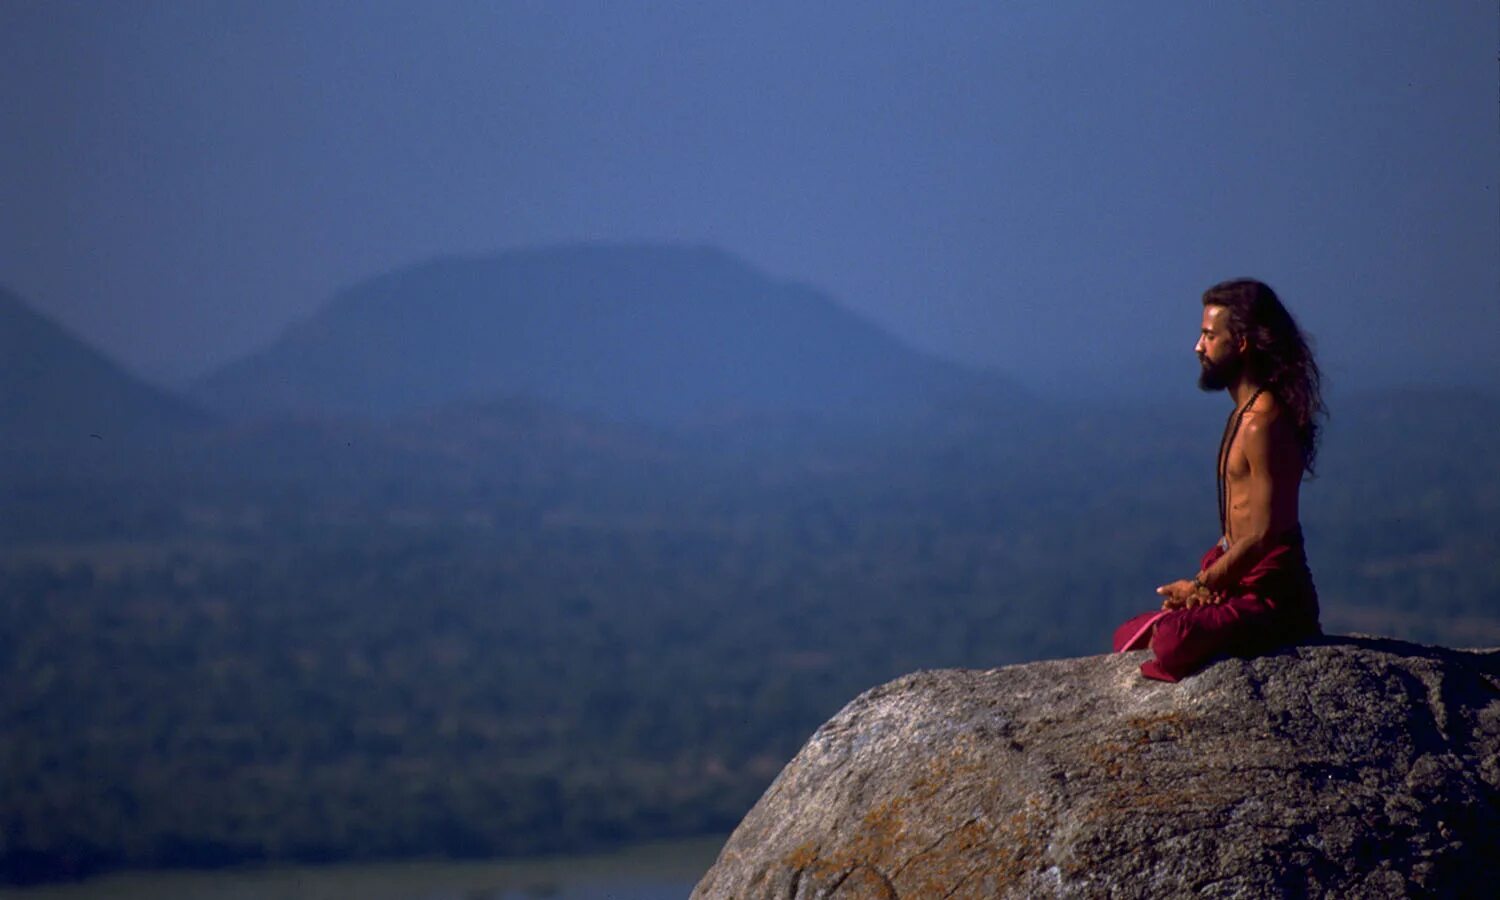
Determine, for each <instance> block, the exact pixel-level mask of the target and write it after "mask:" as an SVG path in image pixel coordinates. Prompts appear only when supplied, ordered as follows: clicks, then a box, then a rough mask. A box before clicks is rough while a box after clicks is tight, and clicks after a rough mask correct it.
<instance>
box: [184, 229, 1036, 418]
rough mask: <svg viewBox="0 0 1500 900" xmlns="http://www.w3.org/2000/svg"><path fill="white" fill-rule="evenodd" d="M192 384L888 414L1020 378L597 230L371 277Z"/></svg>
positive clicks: (384, 407) (707, 411)
mask: <svg viewBox="0 0 1500 900" xmlns="http://www.w3.org/2000/svg"><path fill="white" fill-rule="evenodd" d="M193 394H194V396H196V397H197V398H199V399H200V400H201V401H203V402H204V403H206V404H208V405H210V406H211V407H213V408H216V409H219V410H223V411H226V412H230V413H236V414H250V415H264V414H268V413H275V412H286V411H299V412H341V413H358V414H373V415H382V416H384V415H392V414H398V413H402V412H409V411H412V410H417V409H422V408H428V407H434V406H440V405H444V404H449V403H456V402H468V401H474V400H484V399H487V398H492V397H500V396H530V397H536V398H539V399H542V400H546V401H551V402H555V403H560V404H562V405H564V406H567V407H571V408H574V409H579V410H584V411H587V412H590V413H594V414H601V415H605V416H608V417H611V418H623V419H644V420H652V421H664V422H680V421H687V420H691V421H705V420H706V421H724V420H729V421H735V420H742V419H745V418H754V417H758V416H764V415H767V414H771V415H809V414H810V415H816V416H826V415H834V416H847V417H853V418H880V417H882V416H885V415H888V414H899V413H902V412H906V411H912V410H918V409H924V408H930V407H931V406H933V405H934V404H942V403H947V402H950V401H958V400H969V399H973V398H976V397H980V398H984V397H988V398H992V399H1007V398H1014V397H1015V396H1016V395H1017V389H1016V388H1015V387H1014V386H1013V385H1011V384H1010V383H1009V382H1008V381H1006V380H1005V379H1003V378H1000V377H998V376H996V375H993V374H991V373H984V372H979V371H976V370H972V369H968V368H965V367H963V366H960V365H957V364H954V363H950V362H946V361H943V360H939V359H936V358H934V357H930V356H927V355H924V354H922V353H919V352H917V351H915V350H913V349H912V348H910V347H907V346H906V345H904V344H902V343H901V342H900V341H898V340H897V339H896V338H894V337H892V336H891V335H889V334H887V333H886V332H884V331H882V330H880V329H879V328H877V327H876V326H874V325H873V324H871V323H869V322H867V321H865V320H864V319H861V318H860V317H858V316H856V315H855V314H853V313H851V312H849V311H848V310H846V309H844V308H842V307H840V306H838V305H837V304H836V303H834V302H833V301H832V300H831V299H829V298H828V297H827V296H826V295H824V294H822V293H819V292H818V291H815V290H813V289H811V288H807V287H803V286H800V285H795V284H788V283H784V282H778V281H774V280H772V279H770V278H767V277H766V276H764V275H762V274H760V273H758V272H756V271H755V270H753V269H751V268H750V267H748V266H746V265H745V264H744V263H742V262H740V261H738V260H736V259H734V258H733V257H731V256H729V255H727V254H725V253H723V252H720V251H717V250H713V249H707V248H690V247H671V246H595V245H582V246H567V247H557V248H551V249H540V250H530V251H514V252H507V253H502V254H498V255H495V256H490V257H482V258H464V259H458V258H452V259H441V260H437V261H433V262H429V263H426V264H422V265H417V266H412V267H409V268H405V269H401V270H398V271H395V272H392V273H390V274H387V275H383V276H380V277H378V278H374V279H372V280H369V281H366V282H363V283H361V284H358V285H355V286H354V287H352V288H350V289H348V290H346V291H344V292H342V293H340V294H339V295H337V296H336V297H334V299H333V300H332V302H330V303H329V304H328V305H327V306H326V307H325V308H324V309H323V310H321V311H320V312H319V313H318V314H316V315H315V316H314V317H312V318H311V319H309V320H307V321H305V322H303V323H301V324H299V325H297V326H295V327H292V328H290V329H289V330H288V331H287V332H286V333H285V334H284V335H283V336H282V337H281V338H280V339H279V340H278V341H276V342H275V343H274V344H273V345H271V346H270V347H269V348H267V349H265V350H264V351H262V352H260V353H257V354H255V355H253V356H251V357H249V358H246V359H244V360H241V361H239V362H235V363H232V364H230V365H228V366H225V367H224V368H222V369H219V370H218V371H215V372H213V373H211V374H209V375H208V376H206V377H205V378H203V379H202V380H201V381H200V382H198V383H197V384H196V385H195V386H194V387H193Z"/></svg>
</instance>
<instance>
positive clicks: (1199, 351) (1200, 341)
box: [1193, 334, 1203, 356]
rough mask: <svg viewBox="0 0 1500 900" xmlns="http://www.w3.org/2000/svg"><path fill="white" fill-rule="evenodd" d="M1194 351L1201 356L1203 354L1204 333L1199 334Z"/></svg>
mask: <svg viewBox="0 0 1500 900" xmlns="http://www.w3.org/2000/svg"><path fill="white" fill-rule="evenodd" d="M1193 352H1194V353H1196V354H1198V355H1199V356H1202V355H1203V335H1201V334H1200V335H1198V343H1196V344H1194V345H1193Z"/></svg>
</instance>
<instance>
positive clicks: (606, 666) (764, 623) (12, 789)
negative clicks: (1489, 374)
mask: <svg viewBox="0 0 1500 900" xmlns="http://www.w3.org/2000/svg"><path fill="white" fill-rule="evenodd" d="M1206 408H1207V407H1205V406H1203V405H1202V404H1199V405H1196V406H1193V407H1190V408H1187V409H1184V410H1179V411H1177V412H1172V413H1162V412H1160V411H1158V412H1151V413H1148V412H1144V411H1140V412H1135V411H1131V410H1121V409H1118V408H1116V409H1111V410H1109V411H1107V412H1090V411H1085V410H1074V411H1071V412H1070V411H1051V412H1048V413H1040V412H1039V413H1037V414H1035V415H1034V416H1032V417H1029V418H1021V417H1017V416H1009V417H1002V416H998V415H991V414H990V413H988V412H986V411H985V410H983V409H977V410H973V411H970V412H963V411H953V412H951V413H950V414H946V415H940V416H931V417H927V418H925V419H913V420H910V421H909V422H908V423H906V424H904V425H900V426H882V427H875V426H870V427H866V428H863V429H854V430H850V429H840V428H834V427H830V426H823V427H817V426H816V425H814V424H812V423H808V422H804V421H795V420H783V421H777V420H765V421H760V422H757V423H755V424H753V425H749V424H746V425H742V426H740V427H739V428H738V429H734V428H729V427H716V428H714V429H701V430H697V431H666V430H661V429H657V428H647V427H639V426H630V425H622V424H609V423H605V422H602V421H598V420H595V419H592V418H589V417H586V416H581V415H578V414H576V413H570V412H564V411H561V410H557V409H554V408H551V407H548V406H546V405H544V404H537V403H534V402H522V401H516V402H510V403H492V404H484V405H480V406H459V407H449V408H447V409H446V410H442V411H438V412H430V413H421V414H414V415H412V416H410V417H407V418H402V419H398V420H395V421H392V422H388V423H384V424H375V423H370V422H360V421H356V420H342V421H340V420H285V421H279V422H278V421H263V422H261V423H259V424H244V425H230V426H223V427H221V428H217V429H209V430H206V431H204V432H202V433H200V434H197V435H195V436H190V437H185V438H184V437H178V438H175V439H174V440H173V441H171V442H169V443H168V444H165V445H163V447H161V448H159V452H158V453H156V454H154V456H155V458H157V459H158V460H159V461H160V462H161V466H160V467H159V468H157V469H147V468H144V467H142V466H141V465H140V464H139V461H138V460H137V462H136V463H132V465H131V466H130V467H129V468H128V469H126V470H124V471H121V470H119V469H109V468H108V467H107V466H105V467H101V468H99V469H97V470H80V469H77V468H73V469H69V470H68V472H66V473H64V474H63V475H60V476H58V477H53V478H48V477H41V476H38V475H36V474H34V473H33V475H31V476H28V477H27V478H26V479H25V480H24V481H19V480H8V481H7V482H6V483H5V484H6V487H5V488H4V490H5V496H4V497H3V501H4V510H5V513H4V528H3V530H0V534H3V541H4V543H3V545H0V681H3V683H4V684H6V686H7V687H6V690H5V691H4V693H3V700H0V729H3V731H4V733H5V734H6V735H7V739H6V741H5V742H4V743H3V746H0V753H3V754H4V760H3V765H4V770H5V771H6V772H7V790H6V791H5V794H4V800H3V802H0V822H3V826H0V827H3V833H4V834H5V835H6V841H5V844H4V848H3V852H0V866H3V868H0V872H3V874H4V876H5V877H6V878H7V879H10V880H18V879H20V880H25V879H35V878H55V877H61V876H66V875H70V874H78V873H82V872H87V871H92V870H95V869H99V868H104V867H113V866H121V865H128V866H153V865H205V864H216V863H224V862H230V861H235V860H248V859H343V858H368V857H392V856H403V855H412V854H426V853H445V854H455V855H489V854H511V853H530V852H539V851H544V850H565V849H577V848H582V847H588V846H596V845H602V844H610V843H618V842H621V841H627V840H632V839H637V838H646V837H651V836H663V835H673V834H687V833H695V832H712V831H716V830H724V829H727V828H729V827H731V826H732V825H733V824H734V823H735V822H736V821H737V820H738V818H739V816H740V815H742V814H743V812H744V811H745V809H747V808H748V806H749V805H750V804H751V803H752V802H753V800H754V799H755V797H756V796H757V795H758V793H759V792H760V791H761V790H762V789H763V788H764V787H765V785H766V783H767V782H768V780H769V778H770V777H771V776H772V775H773V774H774V773H775V772H776V771H777V770H778V768H779V767H780V766H781V764H782V763H783V762H785V760H786V759H787V758H789V756H790V755H791V754H792V753H793V752H794V751H795V749H796V748H797V747H798V746H799V745H800V743H801V742H802V741H803V740H804V739H805V738H806V737H807V735H808V734H809V733H810V731H811V729H812V728H813V727H814V726H816V724H817V723H818V722H820V721H822V720H823V719H824V718H826V717H827V716H828V715H829V714H830V713H831V712H832V711H833V710H835V709H836V708H838V707H839V706H840V705H842V704H843V703H844V702H845V701H847V700H848V699H849V698H850V697H852V696H853V695H854V694H856V693H857V692H859V691H861V690H863V689H864V688H866V687H868V686H870V685H872V684H875V683H878V682H880V681H883V680H885V679H888V678H890V677H893V676H895V675H898V674H901V673H904V672H907V671H910V670H913V669H917V668H924V667H938V666H994V665H1000V664H1004V663H1009V662H1016V661H1022V660H1028V659H1035V658H1043V657H1052V656H1061V655H1075V654H1085V653H1093V652H1099V651H1101V650H1103V649H1105V646H1106V643H1105V642H1106V638H1107V635H1108V634H1109V631H1110V629H1111V628H1112V626H1113V625H1114V624H1115V623H1116V622H1117V621H1119V620H1121V619H1123V618H1124V617H1125V616H1126V615H1127V614H1129V613H1131V612H1134V611H1136V610H1138V609H1139V608H1141V607H1142V606H1144V605H1150V604H1153V603H1154V602H1155V601H1154V599H1153V596H1152V593H1151V589H1152V588H1153V587H1154V586H1155V585H1157V584H1159V583H1161V582H1162V581H1165V580H1167V579H1170V578H1174V577H1181V576H1183V575H1185V574H1187V573H1189V572H1191V570H1192V567H1193V566H1194V565H1195V563H1196V560H1197V556H1198V554H1199V553H1200V552H1201V550H1202V549H1203V548H1204V546H1205V545H1206V544H1207V543H1208V542H1210V541H1211V540H1212V539H1213V524H1214V512H1213V487H1212V454H1213V447H1214V445H1215V442H1216V440H1217V436H1218V435H1217V432H1218V427H1219V415H1220V413H1221V411H1220V410H1218V409H1217V408H1214V409H1213V411H1211V412H1207V413H1205V412H1204V410H1205V409H1206ZM1497 411H1500V409H1497V404H1496V403H1495V401H1494V400H1493V399H1492V398H1489V397H1485V396H1476V395H1463V394H1454V393H1443V392H1440V393H1428V394H1414V395H1382V396H1378V397H1369V398H1350V399H1349V400H1348V401H1347V402H1342V403H1339V404H1337V405H1336V406H1335V417H1334V419H1333V421H1332V422H1331V423H1330V426H1329V428H1328V439H1327V444H1326V449H1325V453H1324V458H1323V464H1322V466H1321V471H1322V475H1321V477H1320V478H1319V479H1317V480H1315V481H1313V482H1311V483H1310V484H1309V485H1308V487H1307V489H1306V496H1305V504H1304V505H1305V516H1304V518H1305V524H1306V529H1307V532H1308V542H1309V552H1310V555H1311V558H1312V564H1313V566H1314V571H1315V575H1316V577H1317V581H1318V584H1319V587H1320V589H1321V591H1322V594H1323V605H1324V610H1325V623H1326V624H1327V625H1328V626H1329V627H1330V628H1333V629H1350V628H1358V629H1363V630H1375V631H1381V632H1384V633H1390V634H1395V635H1399V636H1403V637H1409V638H1414V639H1418V640H1429V641H1438V642H1443V643H1449V644H1456V645H1474V644H1494V643H1497V642H1500V567H1497V566H1495V565H1494V564H1493V562H1492V561H1493V560H1494V559H1496V558H1500V556H1497V554H1500V531H1497V529H1496V528H1495V527H1494V525H1493V523H1494V522H1495V521H1497V517H1500V463H1497V462H1496V457H1495V456H1494V455H1493V454H1491V453H1489V452H1487V448H1489V447H1491V446H1493V441H1494V438H1495V436H1496V435H1495V433H1494V425H1493V424H1492V423H1494V422H1496V421H1500V416H1497V415H1496V413H1497ZM81 471H93V472H94V473H95V474H94V475H92V476H88V477H83V476H81V475H80V474H79V473H80V472H81ZM90 478H92V479H93V480H90Z"/></svg>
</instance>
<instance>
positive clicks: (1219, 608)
mask: <svg viewBox="0 0 1500 900" xmlns="http://www.w3.org/2000/svg"><path fill="white" fill-rule="evenodd" d="M1195 349H1196V351H1197V353H1198V360H1199V362H1200V363H1201V364H1202V367H1203V370H1202V372H1201V374H1200V375H1199V376H1198V386H1199V387H1201V388H1202V389H1203V390H1205V391H1221V390H1222V391H1228V392H1229V396H1230V398H1231V399H1232V400H1233V401H1234V409H1233V411H1232V412H1231V413H1230V415H1229V421H1228V422H1227V423H1225V426H1224V438H1223V440H1222V441H1221V442H1220V444H1219V458H1218V466H1217V475H1218V488H1219V491H1218V493H1219V526H1220V529H1219V530H1220V538H1219V542H1218V543H1217V544H1215V545H1214V546H1213V548H1212V549H1210V550H1209V551H1208V553H1206V554H1205V555H1204V557H1203V562H1202V564H1201V567H1200V569H1199V571H1198V573H1197V574H1196V575H1194V576H1193V577H1192V578H1185V579H1183V580H1181V581H1174V582H1172V583H1171V584H1166V585H1162V586H1161V587H1159V588H1157V589H1156V592H1157V593H1158V594H1160V595H1161V596H1162V598H1163V600H1162V604H1161V609H1160V610H1154V611H1152V612H1147V613H1142V614H1141V615H1139V616H1136V617H1135V618H1133V619H1131V620H1130V621H1128V622H1126V623H1125V624H1124V625H1121V626H1120V627H1119V629H1117V630H1116V632H1115V640H1114V647H1115V650H1116V651H1121V652H1123V651H1125V650H1138V649H1140V648H1142V647H1145V646H1147V645H1149V646H1150V647H1151V649H1152V650H1153V651H1155V654H1156V658H1155V659H1152V660H1149V661H1147V662H1146V663H1144V664H1142V666H1141V674H1143V675H1145V676H1147V677H1148V678H1157V679H1160V680H1162V681H1177V680H1179V679H1181V678H1183V677H1185V676H1187V675H1190V674H1192V673H1193V672H1196V671H1198V670H1199V669H1201V668H1202V667H1203V666H1204V665H1206V664H1207V663H1208V662H1209V661H1211V660H1213V659H1216V658H1219V657H1224V656H1254V655H1256V654H1259V653H1265V652H1267V651H1269V650H1273V649H1275V648H1277V647H1282V646H1286V645H1288V644H1293V643H1296V642H1298V641H1302V640H1306V639H1308V638H1310V637H1314V636H1316V635H1318V634H1321V633H1322V630H1321V628H1320V627H1319V625H1318V595H1317V591H1316V590H1315V589H1314V587H1313V581H1312V575H1311V573H1310V572H1309V571H1308V568H1307V557H1306V555H1305V554H1304V552H1303V548H1302V528H1301V525H1300V524H1299V520H1298V516H1297V498H1298V493H1299V491H1300V489H1301V486H1302V474H1303V472H1307V473H1308V474H1311V473H1312V471H1313V463H1314V462H1315V460H1316V457H1317V450H1318V421H1317V420H1318V418H1319V417H1320V416H1322V415H1323V412H1324V410H1323V401H1322V396H1321V392H1320V386H1319V373H1318V365H1317V363H1316V362H1315V361H1314V360H1313V357H1312V352H1311V351H1310V349H1309V347H1308V342H1307V340H1306V339H1305V338H1304V337H1303V335H1302V332H1301V330H1300V329H1298V327H1297V323H1296V321H1295V320H1293V318H1292V316H1291V314H1290V313H1288V312H1287V311H1286V307H1284V306H1282V305H1281V301H1280V300H1279V299H1278V298H1277V297H1276V293H1275V292H1274V291H1272V290H1271V288H1270V287H1268V286H1266V285H1265V284H1262V283H1261V282H1259V281H1254V280H1251V279H1238V280H1235V281H1226V282H1224V283H1222V284H1217V285H1214V286H1213V287H1211V288H1209V289H1208V290H1207V291H1206V292H1205V293H1204V294H1203V330H1202V332H1201V333H1200V334H1199V336H1198V345H1197V347H1196V348H1195Z"/></svg>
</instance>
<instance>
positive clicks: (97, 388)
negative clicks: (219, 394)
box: [0, 288, 207, 446]
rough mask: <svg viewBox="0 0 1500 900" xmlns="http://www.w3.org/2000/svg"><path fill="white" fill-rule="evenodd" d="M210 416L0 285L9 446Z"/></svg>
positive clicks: (0, 414) (157, 427)
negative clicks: (123, 365)
mask: <svg viewBox="0 0 1500 900" xmlns="http://www.w3.org/2000/svg"><path fill="white" fill-rule="evenodd" d="M206 419H207V416H205V414H204V413H203V412H201V411H199V410H197V409H195V408H194V407H192V406H191V405H190V404H189V403H187V402H186V401H184V400H182V399H180V398H178V397H175V396H173V395H171V394H169V393H167V392H165V391H162V390H159V389H157V388H155V387H152V386H151V385H149V384H146V383H145V382H143V381H141V380H140V379H138V378H136V377H134V376H133V375H131V374H129V373H128V372H126V371H125V370H124V369H122V368H120V367H119V366H118V365H116V364H115V363H113V362H111V361H110V360H109V359H107V358H105V357H104V356H103V355H102V354H100V353H99V352H98V351H96V350H94V349H93V348H91V347H89V346H88V345H87V344H85V343H84V342H83V341H81V340H79V339H78V338H77V337H74V336H73V335H71V334H69V333H68V332H67V331H65V330H64V329H63V328H61V327H60V326H58V325H57V324H56V323H54V322H52V321H51V320H50V319H48V318H46V317H45V316H42V315H41V314H39V313H37V312H35V311H34V310H32V309H31V308H30V307H28V306H27V305H26V303H25V302H24V301H22V300H21V298H20V297H18V296H17V295H16V294H14V293H12V292H10V291H8V290H6V289H4V288H0V429H4V432H5V435H6V439H7V442H8V444H9V445H10V446H15V445H17V444H28V445H51V444H57V443H59V442H63V443H72V442H85V441H89V440H112V439H114V438H116V437H120V436H122V435H126V434H130V435H138V434H142V433H153V432H160V431H162V430H175V429H180V428H183V427H186V426H191V425H194V424H197V423H201V422H204V421H206Z"/></svg>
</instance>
